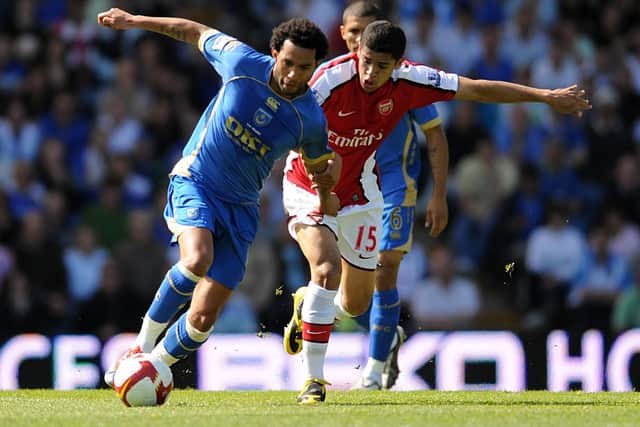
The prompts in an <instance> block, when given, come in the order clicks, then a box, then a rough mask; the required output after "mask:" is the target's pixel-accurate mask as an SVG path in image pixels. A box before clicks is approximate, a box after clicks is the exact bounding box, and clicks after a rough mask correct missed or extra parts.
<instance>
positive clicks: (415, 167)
mask: <svg viewBox="0 0 640 427" xmlns="http://www.w3.org/2000/svg"><path fill="white" fill-rule="evenodd" d="M441 122H442V121H441V119H440V116H438V110H437V109H436V107H435V105H433V104H432V105H428V106H426V107H421V108H416V109H413V110H410V111H409V112H408V113H407V114H405V115H404V117H402V119H401V120H400V122H399V123H398V124H397V125H396V127H395V128H394V129H393V131H392V132H391V133H390V134H389V136H388V137H387V138H386V139H385V140H384V142H383V143H382V144H381V145H380V147H378V150H377V151H376V162H377V163H378V168H379V171H380V181H381V189H382V195H383V198H384V204H385V206H387V205H396V206H415V204H416V198H417V187H416V181H417V179H418V175H419V174H420V153H419V151H418V141H417V139H416V132H418V131H420V130H419V129H417V126H419V127H420V128H421V129H422V130H427V129H430V128H432V127H434V126H437V125H439V124H440V123H441ZM416 125H417V126H416Z"/></svg>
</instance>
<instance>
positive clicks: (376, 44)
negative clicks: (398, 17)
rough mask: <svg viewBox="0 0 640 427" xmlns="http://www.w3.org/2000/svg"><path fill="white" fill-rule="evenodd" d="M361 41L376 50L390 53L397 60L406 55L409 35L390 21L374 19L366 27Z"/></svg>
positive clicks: (363, 44)
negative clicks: (405, 50)
mask: <svg viewBox="0 0 640 427" xmlns="http://www.w3.org/2000/svg"><path fill="white" fill-rule="evenodd" d="M360 43H361V45H362V46H366V47H368V48H369V49H371V50H373V51H374V52H379V53H390V54H391V56H392V57H393V59H395V60H396V61H397V60H398V59H400V58H402V55H404V49H405V47H406V46H407V37H406V36H405V35H404V31H402V28H400V27H399V26H397V25H394V24H392V23H391V22H389V21H373V22H372V23H370V24H369V25H367V28H365V29H364V32H363V33H362V40H361V41H360Z"/></svg>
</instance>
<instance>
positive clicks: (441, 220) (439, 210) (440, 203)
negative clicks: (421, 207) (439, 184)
mask: <svg viewBox="0 0 640 427" xmlns="http://www.w3.org/2000/svg"><path fill="white" fill-rule="evenodd" d="M448 222H449V208H448V207H447V198H446V197H431V199H430V200H429V203H427V215H426V219H425V222H424V226H425V227H426V228H429V229H430V231H429V234H430V235H431V236H432V237H437V236H439V235H440V233H442V232H443V231H444V229H445V228H447V223H448Z"/></svg>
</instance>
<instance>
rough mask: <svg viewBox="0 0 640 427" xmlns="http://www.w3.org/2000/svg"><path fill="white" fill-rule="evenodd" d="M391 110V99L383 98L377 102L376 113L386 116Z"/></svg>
mask: <svg viewBox="0 0 640 427" xmlns="http://www.w3.org/2000/svg"><path fill="white" fill-rule="evenodd" d="M392 111H393V99H391V98H389V99H385V100H384V101H380V102H379V103H378V113H380V114H381V115H383V116H388V115H389V114H391V112H392Z"/></svg>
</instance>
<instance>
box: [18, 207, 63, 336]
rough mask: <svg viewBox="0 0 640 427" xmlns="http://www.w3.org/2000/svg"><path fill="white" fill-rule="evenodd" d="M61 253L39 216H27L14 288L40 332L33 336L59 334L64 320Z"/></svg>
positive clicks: (20, 244)
mask: <svg viewBox="0 0 640 427" xmlns="http://www.w3.org/2000/svg"><path fill="white" fill-rule="evenodd" d="M62 253H63V250H62V247H61V246H60V244H59V242H57V241H56V240H54V239H52V238H51V236H50V235H49V233H48V230H47V229H46V228H45V220H44V217H43V215H42V213H41V212H40V211H37V210H32V211H29V212H28V213H26V214H25V215H24V217H23V218H22V224H21V227H20V235H19V237H18V244H17V245H16V246H15V260H16V264H15V266H16V272H17V275H16V276H15V282H14V287H16V288H17V289H19V290H20V292H21V293H24V294H25V297H24V298H23V301H22V302H21V304H22V305H23V306H25V307H32V308H34V310H35V311H34V313H33V315H35V316H36V317H37V323H38V327H39V328H40V329H39V330H37V331H33V332H44V333H56V332H61V329H62V327H63V322H64V320H65V319H66V316H67V312H68V311H67V310H68V299H69V298H68V294H67V289H68V286H67V274H66V270H65V267H64V262H63V260H62ZM27 295H28V296H27ZM27 312H28V309H27Z"/></svg>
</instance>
